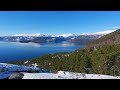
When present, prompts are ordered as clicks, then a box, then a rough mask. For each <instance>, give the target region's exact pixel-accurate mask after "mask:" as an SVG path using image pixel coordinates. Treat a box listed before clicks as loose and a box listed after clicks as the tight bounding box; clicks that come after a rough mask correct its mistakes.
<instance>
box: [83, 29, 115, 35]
mask: <svg viewBox="0 0 120 90" xmlns="http://www.w3.org/2000/svg"><path fill="white" fill-rule="evenodd" d="M114 31H115V30H105V31H100V32H95V33H82V34H81V35H94V34H104V35H105V34H109V33H112V32H114Z"/></svg>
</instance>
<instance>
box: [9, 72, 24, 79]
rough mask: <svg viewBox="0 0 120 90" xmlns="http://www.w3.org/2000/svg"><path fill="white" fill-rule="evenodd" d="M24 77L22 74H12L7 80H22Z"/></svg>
mask: <svg viewBox="0 0 120 90" xmlns="http://www.w3.org/2000/svg"><path fill="white" fill-rule="evenodd" d="M23 76H24V74H22V73H15V74H12V75H11V76H10V77H9V78H8V79H22V78H23Z"/></svg>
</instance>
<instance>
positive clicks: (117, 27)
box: [112, 26, 120, 29]
mask: <svg viewBox="0 0 120 90" xmlns="http://www.w3.org/2000/svg"><path fill="white" fill-rule="evenodd" d="M112 28H114V29H119V28H120V26H115V27H112Z"/></svg>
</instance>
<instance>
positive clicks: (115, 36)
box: [87, 29, 120, 47]
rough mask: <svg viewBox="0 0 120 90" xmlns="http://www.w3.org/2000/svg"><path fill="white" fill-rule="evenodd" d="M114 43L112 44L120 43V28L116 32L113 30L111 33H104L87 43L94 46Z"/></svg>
mask: <svg viewBox="0 0 120 90" xmlns="http://www.w3.org/2000/svg"><path fill="white" fill-rule="evenodd" d="M106 44H107V45H110V44H111V45H112V44H120V29H118V30H116V31H115V32H112V33H110V34H107V35H104V36H102V37H101V38H99V39H96V40H94V41H91V42H90V43H88V44H87V46H88V47H93V46H96V47H97V46H101V45H106Z"/></svg>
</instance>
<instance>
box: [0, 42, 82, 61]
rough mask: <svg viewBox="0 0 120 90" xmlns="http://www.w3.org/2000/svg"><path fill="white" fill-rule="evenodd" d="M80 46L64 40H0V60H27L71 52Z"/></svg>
mask: <svg viewBox="0 0 120 90" xmlns="http://www.w3.org/2000/svg"><path fill="white" fill-rule="evenodd" d="M82 47H83V46H80V45H74V44H72V43H66V42H63V43H51V44H50V43H49V44H36V43H18V42H0V62H7V61H15V60H27V59H32V58H36V57H39V56H42V55H45V54H49V53H56V52H71V51H74V50H76V49H79V48H82Z"/></svg>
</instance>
